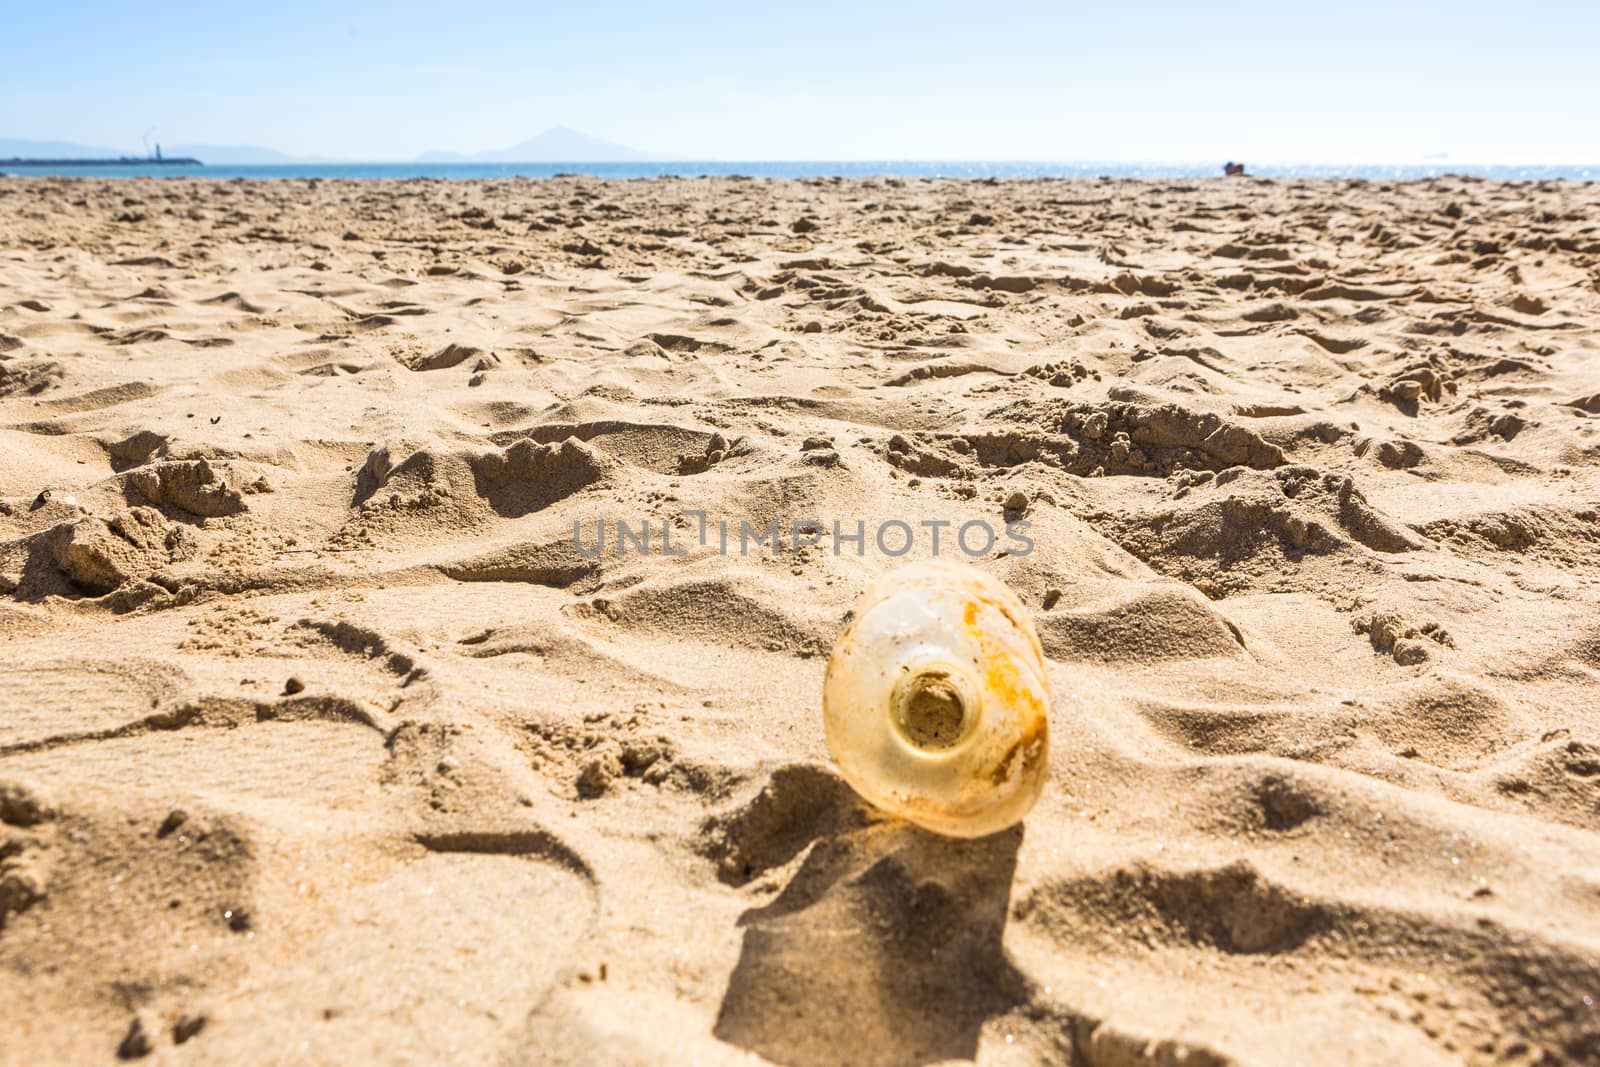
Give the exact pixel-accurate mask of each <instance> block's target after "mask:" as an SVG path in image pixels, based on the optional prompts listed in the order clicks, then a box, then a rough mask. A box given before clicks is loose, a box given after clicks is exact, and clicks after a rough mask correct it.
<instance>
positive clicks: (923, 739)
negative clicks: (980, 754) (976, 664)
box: [894, 669, 974, 752]
mask: <svg viewBox="0 0 1600 1067" xmlns="http://www.w3.org/2000/svg"><path fill="white" fill-rule="evenodd" d="M896 689H897V690H898V692H897V693H896V694H895V701H894V705H895V726H896V727H898V728H899V730H900V734H901V736H903V737H904V738H905V739H906V740H907V741H908V742H910V743H911V745H912V746H913V747H915V748H918V749H921V750H922V751H924V752H944V751H946V750H948V749H951V748H954V747H955V746H956V745H957V744H959V743H960V742H961V741H962V739H963V738H965V737H966V735H967V733H968V728H969V726H970V725H971V723H970V721H969V720H970V718H971V715H972V712H973V710H974V709H971V708H969V707H968V702H967V700H966V699H965V697H964V696H963V695H962V692H961V687H960V685H958V684H957V682H956V681H955V679H953V678H952V677H951V676H950V673H949V672H948V671H944V670H939V669H933V670H924V671H921V672H919V673H916V674H911V675H908V676H906V677H904V678H902V679H901V680H900V684H899V685H898V686H896Z"/></svg>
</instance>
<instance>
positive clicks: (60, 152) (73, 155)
mask: <svg viewBox="0 0 1600 1067" xmlns="http://www.w3.org/2000/svg"><path fill="white" fill-rule="evenodd" d="M136 154H137V153H130V152H128V151H127V150H126V149H123V148H96V147H95V146H94V145H86V144H78V143H76V142H75V141H25V140H22V139H20V138H15V137H0V159H14V158H16V159H115V158H116V157H118V156H126V155H136Z"/></svg>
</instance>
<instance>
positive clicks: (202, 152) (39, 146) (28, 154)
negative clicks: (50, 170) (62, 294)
mask: <svg viewBox="0 0 1600 1067" xmlns="http://www.w3.org/2000/svg"><path fill="white" fill-rule="evenodd" d="M144 154H145V151H144V149H143V148H137V149H128V148H106V147H104V146H97V145H87V144H78V143H77V142H75V141H28V140H22V139H19V138H15V137H10V138H7V137H0V159H11V158H13V157H16V158H22V159H116V158H118V157H120V156H133V157H142V156H143V155H144ZM161 154H162V155H164V156H166V157H167V158H169V159H176V158H178V157H181V156H188V157H190V158H192V159H198V160H199V161H200V162H202V163H212V164H216V165H219V166H233V165H238V164H241V163H305V162H312V160H310V159H309V158H307V157H304V156H291V155H288V154H287V153H284V152H280V151H278V150H277V149H276V148H263V147H261V146H260V145H253V144H164V145H162V146H161ZM316 162H322V161H321V160H316Z"/></svg>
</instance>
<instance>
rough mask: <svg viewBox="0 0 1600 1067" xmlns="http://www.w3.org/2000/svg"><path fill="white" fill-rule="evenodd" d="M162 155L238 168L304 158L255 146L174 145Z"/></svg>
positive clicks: (167, 146)
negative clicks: (244, 164) (239, 166)
mask: <svg viewBox="0 0 1600 1067" xmlns="http://www.w3.org/2000/svg"><path fill="white" fill-rule="evenodd" d="M161 154H162V155H167V156H193V157H194V158H195V159H198V160H199V161H200V162H202V163H211V164H215V165H217V166H224V165H226V166H237V165H238V164H241V163H302V162H307V160H306V158H305V157H303V156H291V155H289V154H287V153H285V152H280V151H278V150H277V149H276V148H262V147H261V146H260V145H253V144H174V145H162V146H161Z"/></svg>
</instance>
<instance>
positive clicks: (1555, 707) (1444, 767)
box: [0, 178, 1600, 1067]
mask: <svg viewBox="0 0 1600 1067" xmlns="http://www.w3.org/2000/svg"><path fill="white" fill-rule="evenodd" d="M694 509H700V510H703V511H704V512H705V513H706V515H707V520H706V521H707V524H708V530H709V532H710V536H709V538H708V543H707V544H705V545H702V544H700V543H699V541H698V538H697V536H696V534H697V532H698V531H697V529H696V523H697V519H696V517H694V516H684V517H680V518H677V519H674V516H677V515H679V514H680V513H683V512H686V511H690V510H694ZM722 519H727V520H729V521H730V522H731V523H732V524H733V527H734V531H735V534H737V530H738V523H739V522H740V521H744V522H748V523H750V524H751V526H752V528H756V529H760V528H764V527H765V526H766V524H768V523H770V522H773V521H777V522H779V523H781V524H785V525H784V526H783V527H782V529H784V530H785V531H787V529H788V528H787V525H786V524H788V523H790V522H791V521H804V520H818V521H820V522H822V523H823V524H824V525H825V526H827V525H830V524H832V523H833V522H835V521H838V522H839V523H841V525H842V526H843V528H844V530H845V532H846V533H854V532H855V530H856V523H857V522H858V521H860V522H864V523H865V524H866V529H867V531H868V539H869V543H868V545H867V551H866V553H865V554H857V550H856V546H855V545H854V544H852V543H848V542H847V543H843V544H842V545H841V546H840V547H841V548H842V552H841V553H840V554H837V555H836V554H835V553H834V551H833V547H834V544H833V543H830V542H831V538H828V539H825V540H824V541H823V542H822V543H821V544H819V545H816V546H812V547H807V548H804V549H802V550H801V551H800V552H798V553H793V552H789V551H784V552H781V553H780V554H779V555H778V556H776V557H774V556H773V554H772V553H771V551H770V550H769V549H768V548H767V547H766V546H765V545H757V546H753V547H752V550H751V551H749V552H748V554H745V555H741V554H740V553H739V552H738V550H737V537H735V542H734V545H733V547H732V550H731V551H730V552H729V553H728V554H726V555H725V554H723V553H722V552H720V551H719V546H718V544H717V529H718V523H719V521H720V520H722ZM617 520H621V521H623V522H626V523H629V524H630V525H632V526H634V527H637V526H638V524H640V523H641V522H643V521H644V520H649V521H650V523H651V527H650V529H651V537H652V543H651V550H650V552H649V553H648V554H644V553H640V552H638V551H636V550H631V546H630V551H628V552H627V553H626V554H618V553H617V552H616V550H615V544H614V542H613V541H611V540H609V539H608V543H607V545H606V548H605V551H604V552H602V553H601V554H600V555H598V556H591V555H588V554H586V552H585V551H583V550H581V549H580V547H579V546H578V545H575V544H574V542H573V526H574V523H579V524H580V529H581V530H582V531H583V534H584V536H583V539H582V544H583V546H584V548H588V547H592V543H593V538H594V534H595V531H596V529H597V527H598V526H599V525H600V524H602V523H604V524H608V533H609V532H611V531H612V530H614V526H612V525H610V524H614V523H615V522H616V521H617ZM891 520H900V521H903V522H905V523H908V524H910V525H911V526H912V528H913V529H915V530H918V531H926V530H928V529H930V528H929V527H923V526H921V525H920V524H921V523H924V522H943V521H948V522H950V523H952V524H953V525H952V526H950V527H942V528H940V529H944V530H947V531H953V530H955V529H956V528H958V527H959V526H960V525H961V524H964V523H969V522H972V521H974V520H985V521H987V522H989V523H992V524H994V525H995V527H996V529H1000V528H1002V527H1003V524H1004V523H1005V522H1006V521H1008V520H1011V521H1019V520H1020V521H1026V522H1029V523H1031V526H1030V527H1029V531H1028V536H1029V537H1030V538H1031V540H1032V542H1033V543H1034V545H1035V550H1034V551H1033V552H1032V553H1031V554H1023V553H1022V552H1021V551H1011V552H1009V553H1006V552H1005V549H1006V548H1007V547H1012V548H1015V547H1016V546H1014V545H1008V543H1007V542H1006V541H1004V540H1003V539H1002V541H1001V542H1000V543H999V544H997V545H996V546H995V547H994V548H993V549H992V550H990V551H989V552H988V553H987V554H986V556H985V558H984V559H983V560H981V561H980V565H981V566H982V567H983V568H984V569H986V570H987V571H989V572H990V573H992V574H994V575H996V576H998V577H1000V578H1002V579H1004V580H1005V581H1006V582H1007V583H1009V584H1010V586H1011V587H1012V588H1013V589H1014V590H1015V591H1016V592H1017V594H1018V595H1019V596H1020V597H1021V598H1022V599H1023V601H1024V603H1025V604H1026V605H1027V606H1028V607H1029V608H1030V609H1031V610H1032V611H1033V612H1034V620H1035V623H1036V625H1037V627H1038V630H1039V634H1040V637H1041V639H1042V641H1043V645H1044V648H1045V651H1046V653H1047V654H1048V655H1049V657H1050V659H1051V675H1052V684H1053V686H1054V687H1055V689H1056V693H1057V701H1056V706H1055V708H1054V710H1053V716H1052V722H1051V730H1052V734H1053V738H1052V749H1053V753H1054V757H1053V758H1054V764H1053V769H1052V778H1051V782H1050V785H1049V786H1048V788H1047V789H1046V792H1045V794H1044V797H1043V799H1042V800H1041V801H1040V803H1039V805H1038V807H1037V808H1035V809H1034V811H1033V813H1032V815H1031V816H1030V817H1029V818H1028V820H1027V821H1026V823H1025V824H1024V825H1023V827H1022V828H1020V829H1018V830H1013V831H1011V832H1007V833H1004V834H1000V835H997V836H995V837H992V838H988V839H983V840H978V841H952V840H944V839H940V838H936V837H933V836H931V835H928V834H926V833H922V832H915V831H912V830H909V829H907V828H906V827H904V826H902V825H899V824H896V823H893V822H888V821H884V820H882V819H880V818H878V817H876V816H874V815H873V813H872V812H870V811H868V810H866V809H864V808H863V807H862V806H861V805H860V804H859V803H858V802H857V801H856V799H855V797H854V795H853V794H852V793H851V792H850V790H849V789H848V787H846V786H845V785H844V784H843V783H842V782H841V780H840V779H839V778H838V777H837V776H836V775H835V774H834V772H833V771H832V770H831V769H830V768H829V765H828V761H827V754H826V751H825V748H824V744H823V735H822V724H821V716H820V709H819V698H820V690H821V679H822V673H823V668H824V665H825V663H826V657H827V653H828V649H829V647H830V645H831V643H832V641H833V640H834V638H835V637H836V636H837V634H838V633H839V631H840V629H841V628H842V626H843V624H844V620H845V618H846V615H847V613H848V612H849V610H850V607H851V604H852V601H853V599H854V597H855V595H856V594H857V593H858V592H859V590H860V589H861V588H862V587H863V586H864V585H865V584H866V583H867V582H868V581H869V580H870V579H871V578H872V577H873V576H875V575H877V574H879V573H882V572H884V571H885V570H887V569H888V568H890V567H892V566H894V565H896V563H897V562H899V561H897V560H895V559H893V558H889V557H887V556H885V555H884V554H882V553H881V552H879V551H878V550H877V547H876V546H875V545H872V544H871V543H870V542H871V537H872V531H873V530H875V529H876V528H877V527H878V526H879V525H880V524H882V523H884V522H887V521H891ZM663 522H668V523H670V524H672V537H673V539H674V541H673V549H672V550H673V552H675V553H676V552H680V551H686V552H687V554H686V555H682V556H678V555H671V556H669V555H666V554H664V553H663V552H662V551H661V550H660V549H661V546H660V544H659V537H660V533H661V528H662V523H663ZM785 536H787V533H785ZM948 537H949V534H948V532H947V533H946V538H947V540H946V543H945V545H944V548H945V550H946V552H948V551H949V548H950V546H949V542H948ZM891 544H892V546H893V547H898V538H892V539H891ZM927 548H928V543H927V540H926V537H925V536H923V537H920V538H919V541H918V544H917V548H916V550H915V551H914V552H913V553H912V557H908V558H915V557H917V556H925V555H926V554H927ZM1597 1001H1600V187H1596V186H1594V185H1579V184H1558V183H1550V184H1496V183H1491V182H1484V181H1477V180H1468V179H1459V178H1452V179H1441V180H1437V181H1427V182H1416V183H1398V184H1376V183H1363V182H1270V181H1254V180H1237V181H1226V182H1224V181H1208V182H1195V183H1173V182H1125V181H1099V182H1093V181H1081V182H1060V181H1044V182H1000V183H996V182H976V183H967V182H957V181H899V180H876V181H853V182H842V181H804V182H796V181H770V182H769V181H746V180H739V179H716V180H692V181H691V180H659V181H633V182H613V183H606V182H600V181H596V180H590V179H581V178H560V179H555V180H551V181H544V182H535V181H512V182H494V183H477V182H461V183H450V182H430V181H415V182H371V183H341V182H326V181H324V182H316V181H312V182H303V181H292V182H291V181H284V182H270V183H255V184H252V183H248V182H215V183H213V182H201V181H190V180H171V181H159V182H157V181H127V182H117V181H87V180H85V181H71V180H60V179H15V178H12V179H0V1061H4V1062H5V1063H17V1064H22V1063H39V1062H74V1063H95V1062H110V1061H112V1060H113V1059H114V1058H115V1057H116V1056H117V1055H122V1056H125V1057H149V1061H150V1062H171V1063H217V1064H223V1063H229V1064H231V1063H361V1062H374V1061H376V1062H413V1063H434V1062H443V1061H448V1062H462V1063H486V1064H487V1063H492V1064H503V1063H570V1064H592V1063H636V1064H657V1063H675V1064H683V1065H690V1064H696V1065H697V1064H721V1063H730V1064H731V1063H751V1062H759V1060H758V1057H760V1058H765V1059H766V1060H770V1061H772V1062H775V1063H778V1064H783V1065H789V1067H822V1065H828V1064H836V1063H851V1064H862V1065H868V1067H899V1065H918V1064H924V1063H929V1062H936V1061H942V1060H947V1059H954V1060H960V1059H965V1058H971V1057H976V1058H977V1059H978V1060H979V1061H980V1062H983V1063H991V1064H1027V1063H1055V1064H1069V1063H1071V1064H1093V1065H1100V1067H1112V1065H1124V1064H1137V1063H1152V1064H1217V1063H1226V1062H1243V1063H1281V1064H1302V1063H1310V1062H1328V1063H1347V1062H1369V1063H1404V1064H1414V1065H1425V1064H1444V1063H1454V1062H1460V1061H1467V1062H1472V1063H1516V1064H1533V1063H1561V1062H1565V1063H1595V1062H1600V1004H1597Z"/></svg>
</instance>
